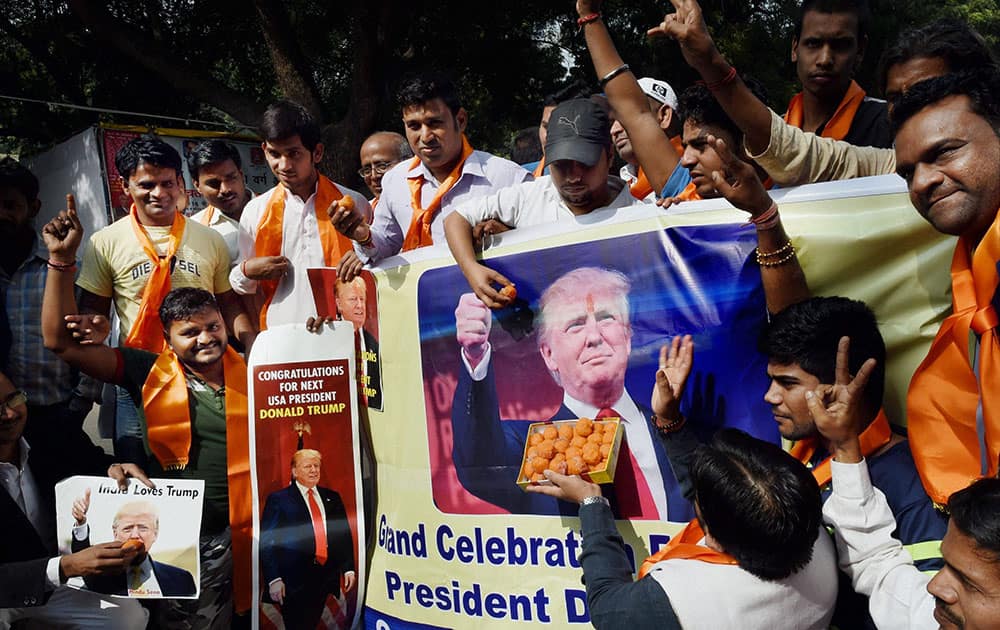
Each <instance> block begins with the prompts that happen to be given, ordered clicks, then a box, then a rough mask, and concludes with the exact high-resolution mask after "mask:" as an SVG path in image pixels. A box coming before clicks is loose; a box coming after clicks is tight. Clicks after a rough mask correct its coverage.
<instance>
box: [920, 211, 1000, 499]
mask: <svg viewBox="0 0 1000 630" xmlns="http://www.w3.org/2000/svg"><path fill="white" fill-rule="evenodd" d="M972 246H973V243H972V242H971V241H970V239H968V238H967V237H964V236H963V237H961V238H959V239H958V245H957V246H956V247H955V255H954V257H953V258H952V261H951V302H952V314H951V315H949V316H948V317H947V318H945V320H944V321H943V322H942V323H941V328H940V329H938V333H937V336H936V337H934V341H933V342H932V343H931V348H930V350H929V351H928V352H927V356H926V357H925V358H924V360H923V362H922V363H921V364H920V366H919V367H917V371H916V372H914V374H913V379H912V380H911V381H910V390H909V393H908V394H907V398H906V408H907V416H908V418H909V422H908V431H909V434H910V450H911V451H913V460H914V462H915V463H916V464H917V470H918V471H919V472H920V477H921V479H922V480H923V482H924V489H926V490H927V494H928V495H930V497H931V499H932V500H933V501H934V502H935V503H938V504H941V505H944V504H945V503H947V501H948V497H949V496H951V493H953V492H955V491H956V490H961V489H962V488H964V487H966V486H968V485H969V483H970V482H971V481H972V480H974V479H976V478H978V477H981V476H989V477H992V476H995V475H996V474H997V455H998V453H1000V395H998V394H1000V341H998V339H997V312H996V310H995V308H994V306H993V305H992V304H991V300H993V298H994V296H995V295H996V291H997V284H998V277H997V262H998V261H1000V211H998V212H997V218H996V219H995V220H994V221H993V225H991V226H990V228H989V230H987V232H986V235H985V236H983V240H982V241H981V242H980V243H979V245H977V246H976V247H975V251H973V248H972ZM969 252H973V253H972V255H971V259H970V255H969ZM971 333H975V334H976V335H979V380H978V382H977V380H976V375H975V373H974V372H973V367H972V361H973V358H972V357H971V356H970V354H969V350H970V345H971V341H972V339H971ZM980 384H981V386H980ZM980 400H982V408H983V420H984V438H985V447H986V452H985V453H983V448H982V447H983V444H982V441H983V440H981V439H980V436H979V430H978V428H977V422H976V410H977V407H978V405H979V402H980ZM984 460H985V461H984ZM984 463H985V466H984V465H983V464H984ZM984 468H985V470H984Z"/></svg>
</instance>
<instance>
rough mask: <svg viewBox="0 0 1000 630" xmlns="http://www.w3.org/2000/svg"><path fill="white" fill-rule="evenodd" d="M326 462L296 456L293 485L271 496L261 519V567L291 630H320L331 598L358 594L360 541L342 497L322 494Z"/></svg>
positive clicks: (304, 453) (308, 452)
mask: <svg viewBox="0 0 1000 630" xmlns="http://www.w3.org/2000/svg"><path fill="white" fill-rule="evenodd" d="M321 462H322V456H321V455H320V453H319V451H315V450H312V449H303V450H300V451H297V452H296V453H295V455H293V456H292V478H293V481H292V483H291V485H289V486H288V487H286V488H283V489H281V490H278V491H276V492H273V493H271V494H270V495H269V496H268V497H267V501H265V503H264V513H263V515H262V516H261V522H260V524H261V539H260V561H261V567H262V570H263V574H264V575H263V578H264V583H265V584H267V588H268V594H269V595H270V599H271V601H273V602H274V603H276V604H278V605H279V606H280V607H281V617H282V619H283V620H284V622H285V628H286V629H287V630H299V629H309V630H312V628H315V627H316V623H317V622H318V621H319V619H320V617H321V616H322V614H323V608H324V606H325V605H326V598H327V595H329V594H331V593H333V594H334V595H337V594H339V591H340V576H341V575H343V576H344V592H345V593H347V592H349V591H351V590H353V589H354V586H355V571H354V538H353V536H352V535H351V527H350V524H349V523H348V521H347V511H346V510H345V508H344V502H343V501H342V500H341V498H340V495H339V494H337V492H335V491H333V490H329V489H327V488H321V487H319V486H318V485H317V484H318V483H319V479H320V466H321Z"/></svg>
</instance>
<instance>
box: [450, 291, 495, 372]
mask: <svg viewBox="0 0 1000 630" xmlns="http://www.w3.org/2000/svg"><path fill="white" fill-rule="evenodd" d="M492 327H493V313H491V312H490V309H489V308H487V307H486V305H485V304H483V302H482V300H480V299H479V298H477V297H476V296H475V295H473V294H472V293H465V294H463V295H462V297H460V298H459V299H458V307H457V308H456V309H455V337H456V338H457V339H458V343H459V345H461V346H462V351H463V352H464V353H465V358H466V359H468V360H469V362H470V363H472V366H473V367H475V366H476V365H478V364H479V361H480V360H481V359H482V358H483V355H484V354H485V353H486V345H487V344H488V343H489V340H490V329H491V328H492Z"/></svg>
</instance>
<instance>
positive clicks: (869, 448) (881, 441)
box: [788, 409, 892, 488]
mask: <svg viewBox="0 0 1000 630" xmlns="http://www.w3.org/2000/svg"><path fill="white" fill-rule="evenodd" d="M858 438H859V439H860V441H861V454H862V455H864V456H865V457H868V456H869V455H871V454H872V453H874V452H876V451H878V450H879V449H880V448H882V447H883V446H885V445H886V444H888V443H889V441H890V440H891V439H892V427H890V426H889V418H888V417H887V416H886V415H885V410H883V409H879V412H878V415H877V416H875V419H874V420H872V423H871V424H869V425H868V426H867V427H866V428H865V430H864V431H862V432H861V435H859V436H858ZM818 442H819V440H818V439H817V438H814V437H811V438H805V439H804V440H799V441H798V442H796V443H795V445H794V446H792V448H791V449H790V450H789V452H788V453H789V455H791V456H792V457H794V458H795V459H797V460H799V461H800V462H802V463H803V464H806V465H808V464H809V460H810V459H812V456H813V453H815V452H816V445H817V443H818ZM832 459H833V456H830V457H827V458H826V459H824V460H823V461H821V462H820V463H818V464H816V465H815V466H813V469H812V474H813V477H814V478H815V479H816V483H817V484H819V486H820V487H821V488H822V487H823V486H825V485H826V484H828V483H830V480H831V479H832V478H833V473H832V472H831V470H830V461H831V460H832Z"/></svg>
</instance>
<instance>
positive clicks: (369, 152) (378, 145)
mask: <svg viewBox="0 0 1000 630" xmlns="http://www.w3.org/2000/svg"><path fill="white" fill-rule="evenodd" d="M411 157H413V151H411V150H410V144H409V143H408V142H407V141H406V138H404V137H403V136H401V135H400V134H398V133H396V132H394V131H376V132H375V133H373V134H372V135H370V136H368V137H367V138H365V141H364V142H363V143H362V144H361V168H360V169H359V170H358V174H359V175H361V178H362V179H364V180H365V186H368V190H370V191H372V194H373V195H375V196H374V197H372V198H371V200H370V202H371V206H372V210H374V209H375V206H376V205H377V204H378V198H379V196H380V195H381V194H382V176H383V175H385V173H386V171H388V170H389V169H390V168H392V167H393V166H395V165H396V164H398V163H399V162H402V161H403V160H405V159H407V158H411ZM368 221H369V223H370V222H371V217H368Z"/></svg>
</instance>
